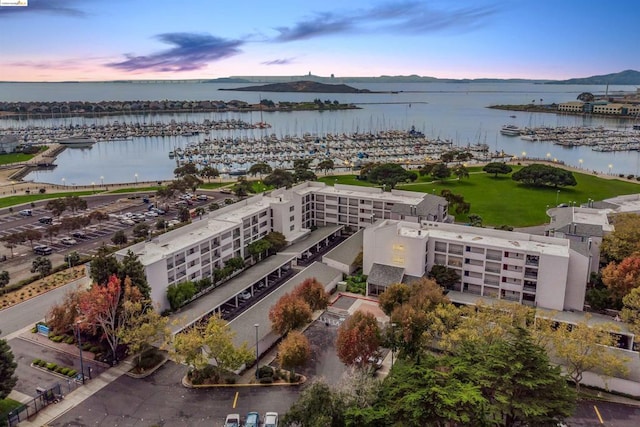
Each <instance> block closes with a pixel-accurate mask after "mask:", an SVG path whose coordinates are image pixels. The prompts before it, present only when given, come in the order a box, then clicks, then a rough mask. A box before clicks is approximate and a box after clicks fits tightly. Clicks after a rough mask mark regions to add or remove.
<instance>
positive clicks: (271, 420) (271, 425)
mask: <svg viewBox="0 0 640 427" xmlns="http://www.w3.org/2000/svg"><path fill="white" fill-rule="evenodd" d="M264 427H278V413H277V412H267V413H266V414H264Z"/></svg>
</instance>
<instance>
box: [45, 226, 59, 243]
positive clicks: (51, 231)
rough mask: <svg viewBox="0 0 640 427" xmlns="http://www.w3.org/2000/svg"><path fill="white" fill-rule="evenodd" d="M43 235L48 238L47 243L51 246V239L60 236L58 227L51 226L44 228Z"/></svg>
mask: <svg viewBox="0 0 640 427" xmlns="http://www.w3.org/2000/svg"><path fill="white" fill-rule="evenodd" d="M45 234H46V236H47V237H48V238H49V243H51V244H53V238H54V237H55V236H57V235H58V234H60V225H59V224H51V225H49V226H47V228H45Z"/></svg>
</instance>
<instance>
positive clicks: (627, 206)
mask: <svg viewBox="0 0 640 427" xmlns="http://www.w3.org/2000/svg"><path fill="white" fill-rule="evenodd" d="M604 202H607V203H612V204H614V205H617V206H618V207H617V208H616V209H615V210H616V212H640V194H627V195H624V196H618V197H612V198H611V199H605V200H604Z"/></svg>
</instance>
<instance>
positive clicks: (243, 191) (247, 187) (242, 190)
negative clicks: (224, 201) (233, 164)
mask: <svg viewBox="0 0 640 427" xmlns="http://www.w3.org/2000/svg"><path fill="white" fill-rule="evenodd" d="M232 191H233V193H234V194H235V195H236V196H238V197H246V196H247V195H248V194H249V193H253V184H252V183H251V182H249V181H247V178H245V177H244V176H241V177H239V178H238V181H237V182H236V183H235V184H234V185H233V189H232Z"/></svg>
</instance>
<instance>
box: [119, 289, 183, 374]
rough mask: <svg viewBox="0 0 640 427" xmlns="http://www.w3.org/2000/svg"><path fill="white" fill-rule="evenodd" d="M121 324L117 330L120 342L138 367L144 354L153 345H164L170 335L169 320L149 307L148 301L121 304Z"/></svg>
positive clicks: (130, 301)
mask: <svg viewBox="0 0 640 427" xmlns="http://www.w3.org/2000/svg"><path fill="white" fill-rule="evenodd" d="M122 310H123V317H124V321H123V324H124V325H126V327H120V328H119V329H118V335H119V337H120V341H121V342H122V343H123V344H126V345H127V347H128V350H129V354H136V355H137V357H136V359H135V365H136V366H139V365H140V362H141V360H142V356H143V355H144V353H145V352H146V351H147V350H148V349H150V348H152V346H153V344H155V343H158V342H160V343H165V342H166V341H167V340H168V339H169V336H170V334H171V331H170V330H169V328H168V326H167V324H168V321H169V319H168V318H167V317H163V316H161V315H160V314H159V313H158V312H157V311H156V310H154V309H153V308H152V307H151V302H150V301H149V300H148V299H146V300H145V299H140V300H137V301H134V300H130V299H129V300H126V301H125V302H124V303H123V304H122Z"/></svg>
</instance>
